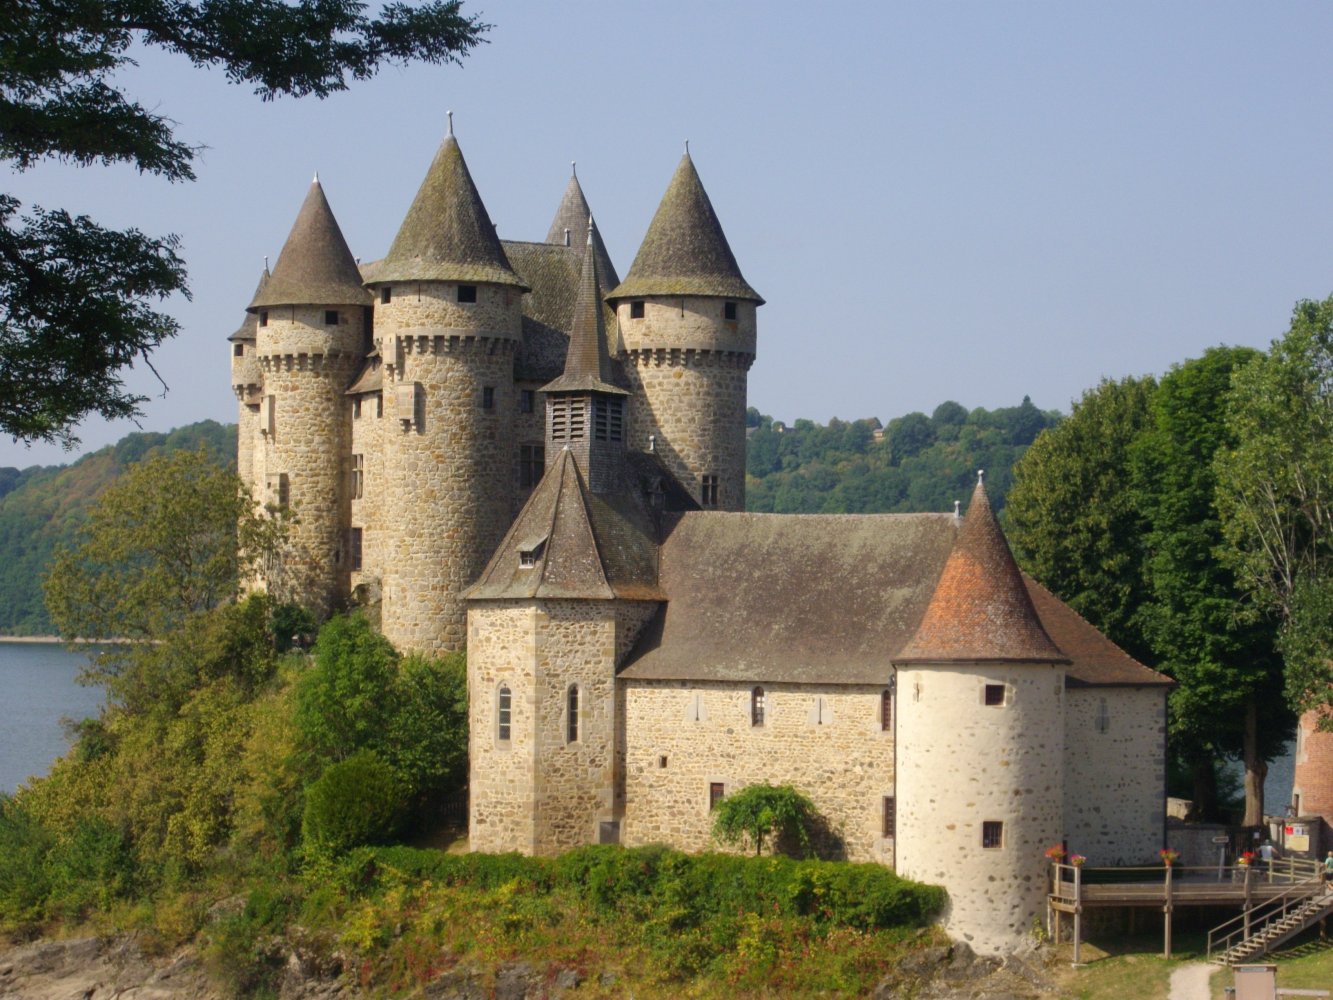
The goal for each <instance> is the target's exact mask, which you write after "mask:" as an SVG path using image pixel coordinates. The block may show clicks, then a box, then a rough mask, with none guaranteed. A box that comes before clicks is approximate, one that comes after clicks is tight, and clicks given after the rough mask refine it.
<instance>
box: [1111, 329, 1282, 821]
mask: <svg viewBox="0 0 1333 1000" xmlns="http://www.w3.org/2000/svg"><path fill="white" fill-rule="evenodd" d="M1257 355H1258V352H1256V351H1254V350H1252V349H1250V348H1234V347H1215V348H1212V349H1210V350H1209V351H1207V352H1205V353H1204V355H1203V356H1202V357H1200V358H1196V359H1193V360H1190V361H1186V362H1184V363H1183V364H1180V365H1176V366H1175V367H1174V368H1172V370H1171V371H1170V372H1169V373H1168V374H1167V375H1166V376H1165V377H1163V379H1162V381H1161V384H1160V385H1159V386H1158V388H1157V391H1156V393H1155V394H1154V395H1153V399H1152V407H1151V408H1152V425H1151V426H1150V427H1148V428H1147V429H1145V430H1144V432H1143V433H1142V435H1141V436H1140V437H1139V439H1138V440H1137V441H1136V442H1135V444H1134V447H1133V448H1132V449H1131V471H1132V484H1131V485H1132V489H1133V492H1134V494H1135V495H1136V497H1137V502H1138V505H1139V510H1140V511H1141V512H1142V514H1143V516H1144V518H1145V519H1146V522H1147V533H1146V535H1145V537H1144V547H1143V551H1144V555H1145V564H1144V569H1145V573H1146V576H1147V580H1148V587H1149V592H1150V595H1151V600H1150V601H1149V603H1147V604H1146V605H1145V606H1144V608H1143V609H1142V613H1141V615H1140V619H1139V620H1140V621H1141V623H1142V627H1143V632H1144V636H1145V638H1146V639H1147V641H1148V644H1149V645H1150V646H1151V648H1152V651H1153V655H1154V656H1155V658H1156V666H1157V667H1158V668H1159V669H1161V670H1163V671H1165V672H1166V673H1168V674H1170V675H1171V676H1172V677H1174V678H1175V679H1176V681H1177V683H1178V686H1177V687H1176V689H1175V690H1174V691H1173V692H1172V694H1171V714H1170V720H1171V730H1170V736H1171V747H1172V752H1173V754H1175V755H1176V756H1177V757H1178V759H1180V760H1181V761H1182V762H1183V763H1185V764H1186V765H1187V766H1188V767H1189V768H1190V771H1191V773H1192V775H1193V776H1194V800H1195V805H1196V808H1198V809H1200V810H1201V811H1202V812H1203V813H1204V814H1205V815H1209V816H1211V815H1212V814H1214V813H1215V811H1216V809H1215V805H1216V802H1215V800H1216V795H1215V786H1214V780H1215V775H1216V770H1215V766H1214V761H1215V759H1216V758H1218V757H1220V756H1226V757H1232V758H1240V759H1241V760H1242V761H1243V762H1244V765H1245V819H1244V822H1245V824H1246V825H1250V826H1253V825H1258V824H1259V823H1261V822H1262V821H1263V815H1264V802H1263V785H1264V777H1265V776H1266V774H1267V771H1268V763H1267V762H1268V761H1269V760H1271V759H1272V758H1274V757H1276V756H1278V755H1279V754H1280V753H1281V752H1282V751H1283V749H1284V748H1285V746H1286V742H1287V740H1288V739H1290V737H1291V733H1292V726H1293V723H1294V721H1295V720H1294V717H1293V716H1292V713H1291V711H1290V709H1289V708H1288V707H1287V705H1286V702H1285V699H1284V698H1283V697H1282V660H1281V657H1280V656H1279V655H1278V650H1277V621H1276V618H1275V617H1274V616H1272V615H1248V614H1245V611H1246V607H1245V604H1246V602H1245V593H1244V590H1243V588H1242V587H1241V586H1240V584H1239V582H1238V581H1237V580H1236V577H1235V574H1234V572H1233V571H1232V569H1231V567H1230V565H1228V563H1227V562H1226V561H1225V558H1224V557H1225V549H1226V543H1225V541H1224V539H1223V536H1222V526H1221V522H1220V520H1219V518H1218V514H1217V506H1216V490H1217V484H1216V477H1215V474H1214V465H1213V460H1214V457H1215V456H1216V454H1217V453H1218V451H1219V449H1222V448H1224V447H1227V446H1229V445H1230V444H1232V443H1233V442H1232V441H1231V440H1230V434H1229V432H1228V429H1227V423H1226V419H1225V418H1226V400H1227V394H1228V392H1229V391H1230V387H1231V378H1232V373H1233V372H1235V371H1236V370H1237V369H1238V368H1240V367H1242V366H1244V365H1246V364H1247V363H1249V362H1251V361H1252V360H1253V359H1254V358H1255V357H1256V356H1257Z"/></svg>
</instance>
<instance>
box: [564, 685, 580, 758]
mask: <svg viewBox="0 0 1333 1000" xmlns="http://www.w3.org/2000/svg"><path fill="white" fill-rule="evenodd" d="M565 721H566V730H565V742H567V743H577V742H578V738H579V686H578V685H577V684H574V685H572V686H571V687H570V689H569V708H568V711H567V712H566V714H565Z"/></svg>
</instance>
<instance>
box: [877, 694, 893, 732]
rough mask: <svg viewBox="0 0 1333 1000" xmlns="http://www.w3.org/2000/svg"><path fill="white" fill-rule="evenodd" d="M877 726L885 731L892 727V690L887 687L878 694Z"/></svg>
mask: <svg viewBox="0 0 1333 1000" xmlns="http://www.w3.org/2000/svg"><path fill="white" fill-rule="evenodd" d="M879 728H880V731H881V732H885V733H887V732H888V731H889V730H890V729H892V728H893V692H892V691H890V690H889V689H888V688H885V689H884V690H883V691H881V692H880V695H879Z"/></svg>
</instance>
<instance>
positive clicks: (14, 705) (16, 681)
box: [0, 642, 1294, 815]
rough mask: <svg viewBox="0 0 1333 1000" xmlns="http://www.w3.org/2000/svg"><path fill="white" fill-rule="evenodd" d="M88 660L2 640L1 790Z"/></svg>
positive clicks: (1284, 771)
mask: <svg viewBox="0 0 1333 1000" xmlns="http://www.w3.org/2000/svg"><path fill="white" fill-rule="evenodd" d="M86 662H87V654H86V653H83V652H71V651H70V650H68V649H66V648H65V647H64V646H61V645H58V644H55V643H37V642H21V643H7V642H0V693H3V694H4V698H3V699H0V792H12V791H14V789H15V788H17V787H18V786H19V784H21V783H22V782H23V781H25V780H26V779H27V778H28V777H29V776H31V775H34V774H45V773H46V771H47V769H48V768H49V767H50V766H51V761H53V760H55V758H57V757H59V756H60V755H61V754H63V753H64V752H65V751H66V750H67V749H68V748H69V744H68V741H67V740H66V739H65V734H64V730H62V729H61V726H60V720H61V719H66V718H68V719H82V718H86V717H88V716H90V715H96V714H97V710H98V708H99V707H100V705H101V703H102V692H101V689H100V688H89V687H83V686H82V685H80V684H78V683H76V681H75V678H76V677H77V676H78V674H79V671H80V670H82V669H83V665H84V664H85V663H86ZM1293 767H1294V760H1293V757H1292V754H1291V752H1290V751H1288V753H1287V755H1286V756H1284V757H1280V758H1279V759H1277V760H1275V761H1273V763H1272V764H1270V765H1269V767H1268V780H1267V781H1266V782H1265V783H1264V805H1265V807H1266V811H1267V812H1268V813H1269V814H1270V815H1274V814H1281V812H1282V810H1283V808H1284V807H1285V806H1286V804H1287V803H1288V802H1290V801H1291V783H1292V768H1293ZM1235 769H1236V771H1237V772H1239V766H1238V765H1236V766H1235Z"/></svg>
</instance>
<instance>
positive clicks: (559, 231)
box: [546, 174, 620, 288]
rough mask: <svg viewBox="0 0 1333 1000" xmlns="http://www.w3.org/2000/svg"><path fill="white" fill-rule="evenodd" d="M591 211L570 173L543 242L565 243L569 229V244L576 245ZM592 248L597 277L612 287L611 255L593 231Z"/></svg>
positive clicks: (614, 282)
mask: <svg viewBox="0 0 1333 1000" xmlns="http://www.w3.org/2000/svg"><path fill="white" fill-rule="evenodd" d="M591 215H592V209H591V208H589V207H588V199H587V198H585V197H583V187H582V186H581V185H580V184H579V177H578V174H571V175H570V177H569V184H568V185H567V186H566V187H565V194H564V197H562V198H561V199H560V207H559V208H557V209H556V211H555V218H554V219H552V220H551V228H550V229H549V230H547V232H546V242H547V243H552V244H555V245H557V246H564V245H565V230H569V245H570V246H572V247H579V246H580V245H581V243H582V239H581V234H582V233H583V232H584V231H585V230H586V229H587V227H588V218H589V217H590V216H591ZM592 248H593V252H594V253H595V254H596V255H597V277H598V278H599V279H600V280H601V282H602V287H603V288H615V287H616V285H618V284H620V276H619V275H617V274H616V269H615V265H613V264H612V263H611V255H610V254H609V253H607V252H606V244H605V243H603V242H602V234H601V233H600V232H597V231H594V232H593V236H592Z"/></svg>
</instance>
